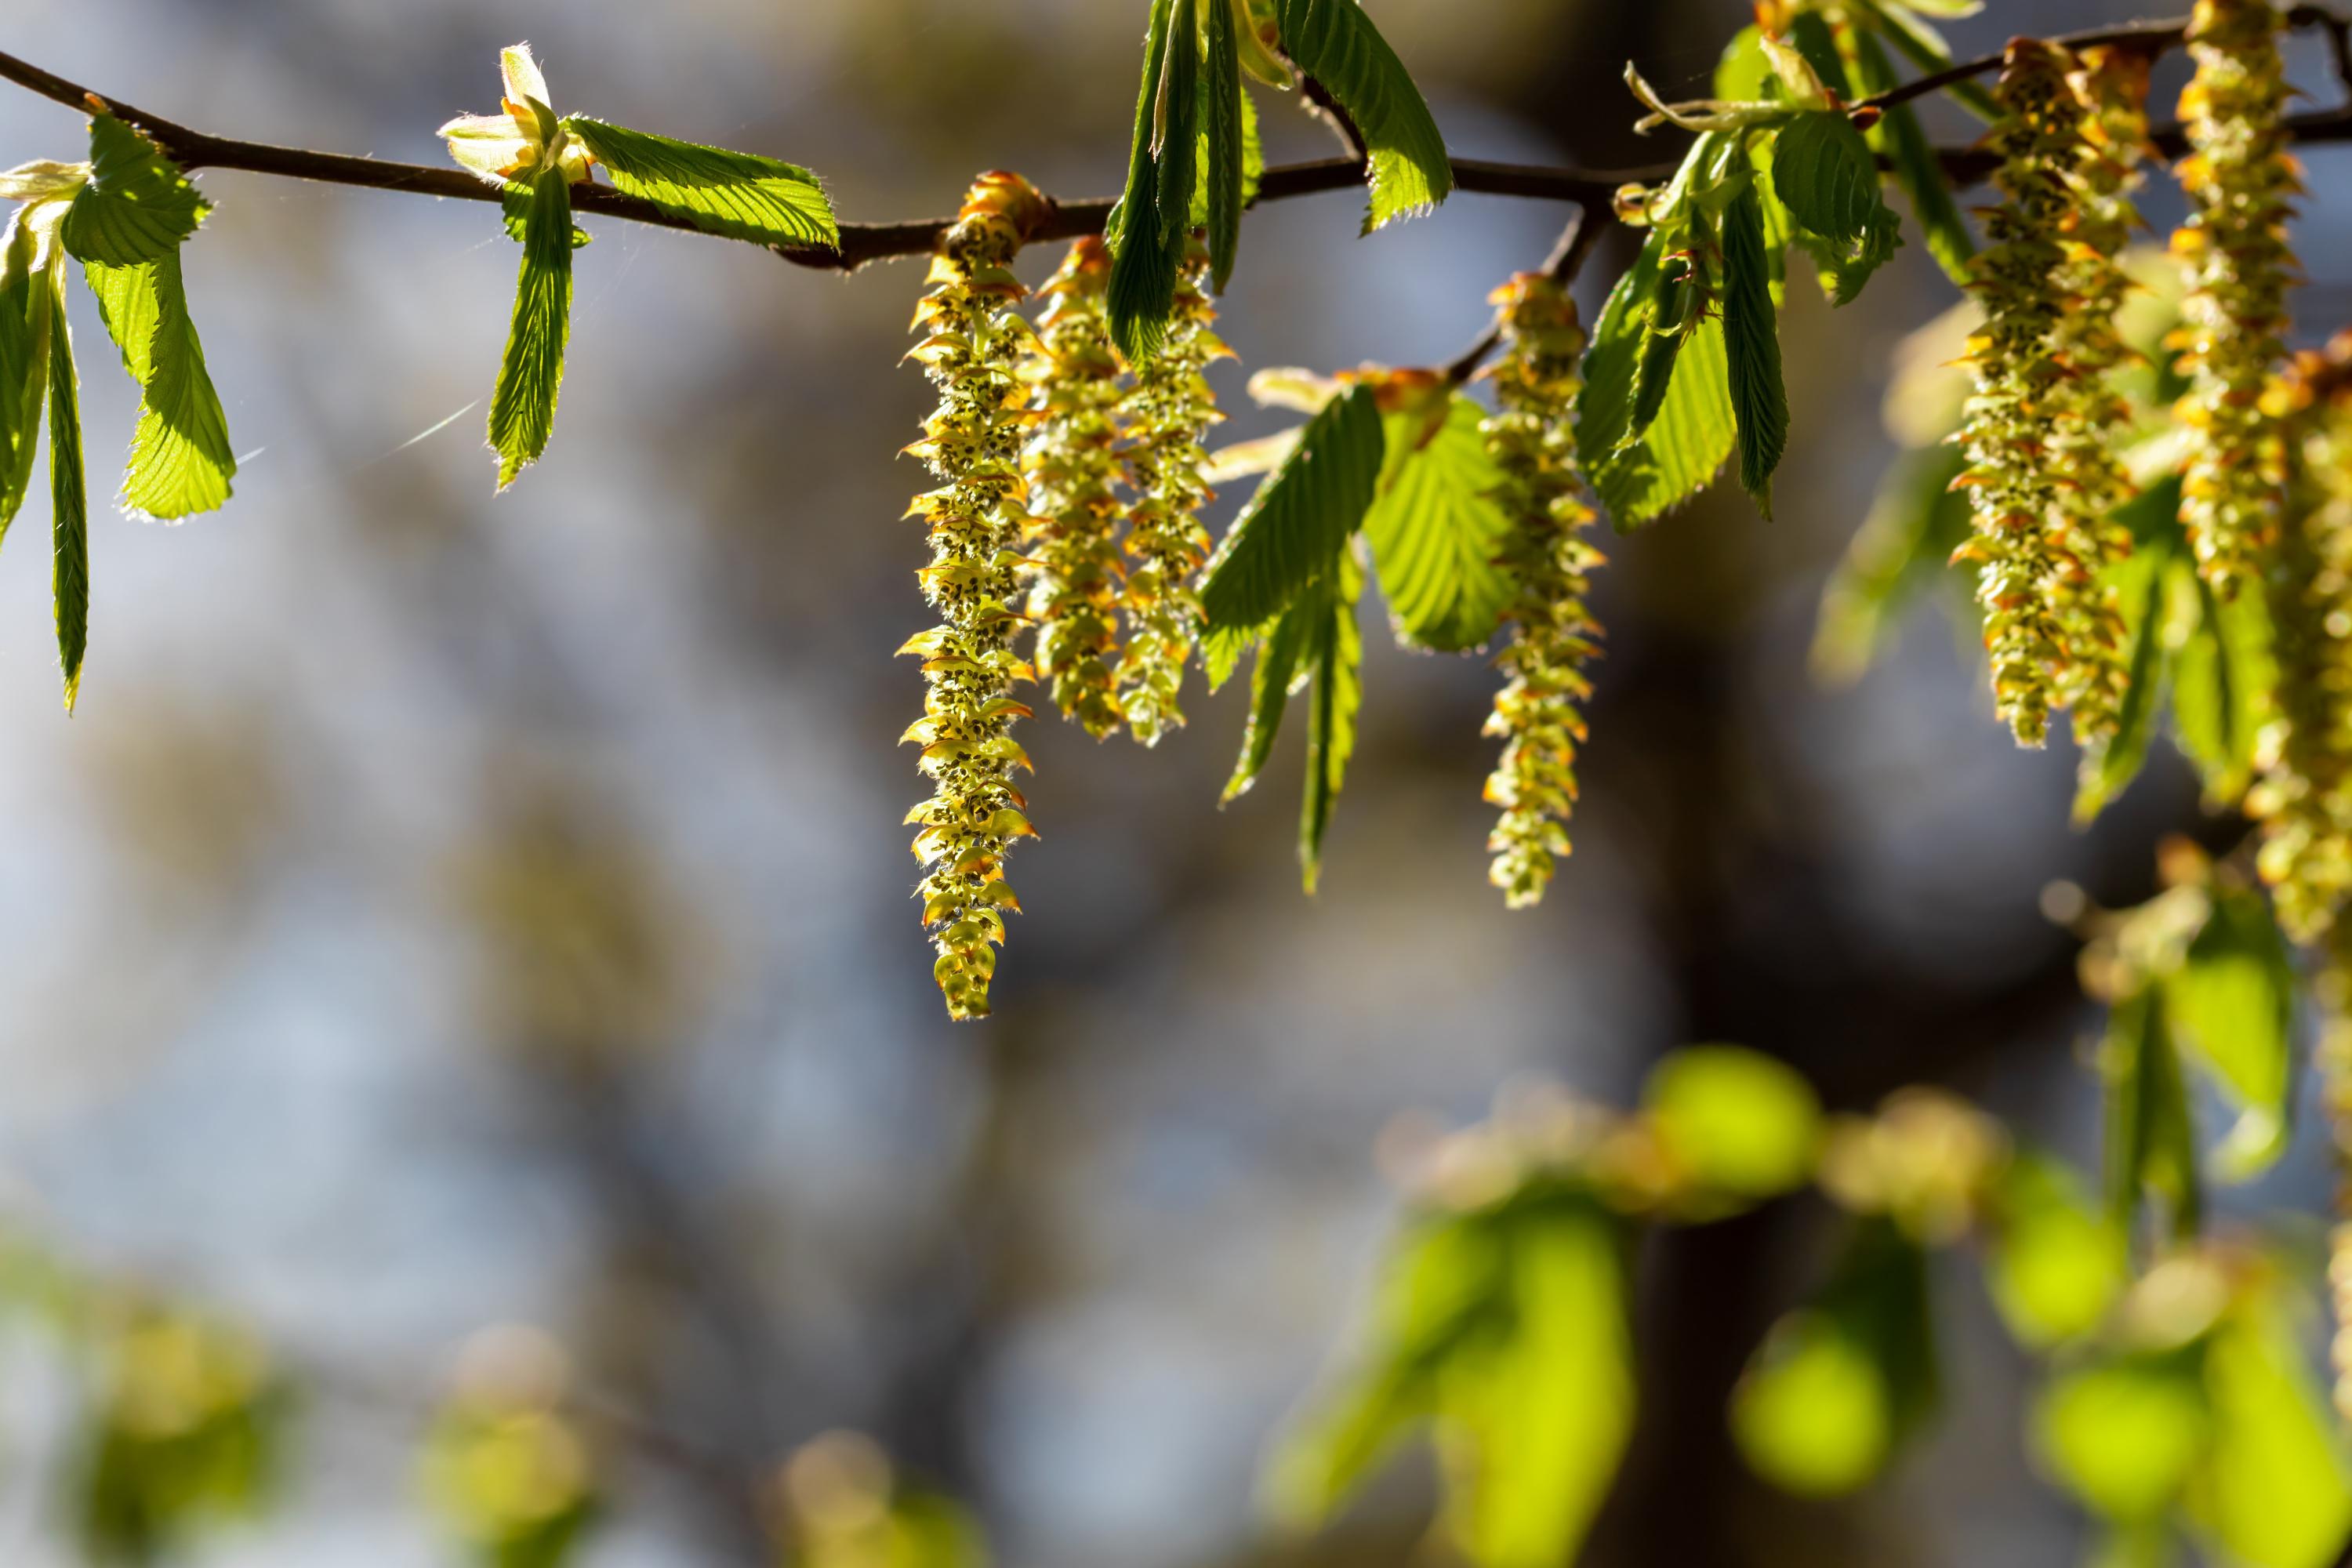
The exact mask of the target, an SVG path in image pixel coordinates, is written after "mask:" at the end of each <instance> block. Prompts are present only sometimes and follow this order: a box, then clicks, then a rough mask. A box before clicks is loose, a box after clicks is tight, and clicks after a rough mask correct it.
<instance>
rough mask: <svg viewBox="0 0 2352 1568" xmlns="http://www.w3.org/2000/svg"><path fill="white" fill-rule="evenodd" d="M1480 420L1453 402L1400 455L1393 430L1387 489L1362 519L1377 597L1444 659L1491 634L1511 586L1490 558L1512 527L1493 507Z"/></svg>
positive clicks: (1498, 476)
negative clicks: (1426, 434) (1438, 420)
mask: <svg viewBox="0 0 2352 1568" xmlns="http://www.w3.org/2000/svg"><path fill="white" fill-rule="evenodd" d="M1484 418H1485V412H1484V410H1482V409H1481V408H1480V407H1479V406H1478V405H1477V404H1476V403H1475V402H1473V401H1472V400H1471V399H1469V398H1467V397H1465V396H1463V395H1460V394H1458V393H1457V394H1454V395H1451V396H1450V397H1449V398H1448V400H1447V403H1446V406H1445V414H1444V421H1443V423H1442V424H1440V425H1439V426H1438V428H1437V430H1436V432H1435V433H1434V434H1433V435H1432V436H1431V437H1429V438H1428V439H1427V440H1425V441H1423V442H1421V443H1419V444H1418V445H1414V446H1409V447H1405V448H1404V450H1403V452H1402V458H1400V455H1399V452H1398V449H1397V448H1398V447H1401V446H1404V443H1402V441H1400V439H1399V438H1398V434H1397V432H1396V430H1395V429H1394V421H1393V420H1392V421H1391V429H1390V433H1389V446H1390V451H1389V454H1388V461H1389V465H1390V468H1391V473H1390V475H1389V479H1388V487H1387V489H1385V490H1384V491H1383V492H1382V493H1381V496H1380V498H1379V499H1378V500H1374V501H1373V502H1372V505H1371V509H1370V510H1369V511H1367V512H1366V513H1365V514H1364V538H1365V540H1366V542H1369V543H1370V545H1371V547H1372V564H1373V567H1374V569H1375V570H1376V571H1377V572H1378V574H1379V575H1380V582H1381V595H1383V596H1384V597H1385V598H1386V599H1387V600H1388V605H1389V612H1390V614H1391V616H1393V617H1394V619H1395V621H1396V625H1397V629H1398V631H1399V632H1400V633H1401V634H1402V636H1403V637H1405V638H1407V639H1408V640H1409V641H1411V642H1412V643H1414V644H1416V645H1418V646H1420V647H1430V648H1437V649H1441V650H1444V651H1447V652H1458V651H1460V650H1462V649H1465V648H1472V647H1477V646H1478V645H1479V644H1481V643H1483V642H1485V641H1486V638H1487V637H1490V636H1492V635H1493V633H1494V630H1495V626H1496V623H1497V622H1498V621H1499V620H1500V619H1501V617H1502V614H1503V606H1504V605H1505V604H1506V603H1507V600H1508V599H1509V597H1510V584H1509V583H1508V581H1507V579H1506V578H1505V577H1504V575H1503V574H1502V573H1501V572H1500V571H1499V570H1497V569H1496V565H1495V559H1496V555H1497V553H1499V552H1500V550H1501V548H1502V543H1503V538H1504V536H1505V534H1507V532H1508V531H1509V529H1510V520H1509V519H1508V518H1507V517H1505V516H1504V515H1503V512H1502V509H1501V508H1500V507H1498V506H1496V504H1495V501H1494V499H1493V498H1494V492H1495V490H1496V488H1497V487H1499V486H1500V485H1501V484H1502V482H1503V476H1502V472H1501V470H1500V469H1499V468H1496V466H1495V462H1494V459H1493V458H1490V457H1489V456H1487V452H1486V437H1484V436H1483V435H1482V434H1481V433H1480V430H1479V426H1480V424H1481V422H1482V421H1483V420H1484Z"/></svg>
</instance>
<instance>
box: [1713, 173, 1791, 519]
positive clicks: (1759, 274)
mask: <svg viewBox="0 0 2352 1568" xmlns="http://www.w3.org/2000/svg"><path fill="white" fill-rule="evenodd" d="M1723 266H1724V286H1723V338H1724V345H1725V349H1726V353H1727V359H1728V363H1729V374H1730V381H1729V385H1730V388H1731V407H1732V413H1733V416H1734V418H1735V420H1736V421H1737V424H1738V437H1739V485H1740V488H1741V489H1744V490H1746V491H1747V492H1748V494H1749V495H1751V496H1753V497H1755V498H1756V505H1757V507H1758V509H1759V510H1761V511H1762V512H1763V513H1764V515H1765V516H1766V517H1768V518H1769V517H1770V516H1771V515H1772V471H1773V470H1774V469H1775V468H1779V467H1780V454H1781V453H1782V452H1783V451H1785V450H1786V449H1787V447H1788V445H1789V395H1788V393H1787V392H1786V390H1785V389H1783V387H1782V386H1781V384H1780V326H1779V322H1778V321H1777V319H1776V318H1775V316H1774V313H1773V310H1772V285H1771V273H1770V270H1769V263H1768V261H1767V259H1766V258H1765V254H1764V226H1763V213H1762V210H1761V207H1760V204H1759V200H1758V198H1757V195H1756V190H1755V187H1754V186H1752V185H1751V186H1749V187H1748V189H1746V190H1743V191H1741V192H1740V193H1739V195H1738V196H1737V197H1736V198H1735V199H1734V200H1733V201H1732V203H1731V205H1729V206H1728V207H1727V208H1725V209H1724V214H1723Z"/></svg>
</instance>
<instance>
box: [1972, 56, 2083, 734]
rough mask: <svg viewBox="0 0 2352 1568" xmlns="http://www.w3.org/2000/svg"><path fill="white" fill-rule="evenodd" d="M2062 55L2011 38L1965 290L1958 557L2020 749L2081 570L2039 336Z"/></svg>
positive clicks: (2049, 674) (2059, 371) (2072, 142)
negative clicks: (1967, 332) (1998, 198)
mask: <svg viewBox="0 0 2352 1568" xmlns="http://www.w3.org/2000/svg"><path fill="white" fill-rule="evenodd" d="M2073 68H2074V57H2073V56H2071V55H2069V54H2068V53H2067V52H2066V51H2065V50H2063V49H2061V48H2058V47H2055V46H2053V45H2049V44H2044V43H2040V42H2037V41H2036V40H2033V39H2031V38H2018V39H2015V40H2012V41H2011V44H2010V46H2009V54H2008V58H2007V62H2006V64H2005V67H2004V68H2003V69H2002V71H2001V75H2000V82H1999V84H1998V86H1997V87H1996V89H1995V96H1996V97H1997V98H1998V99H1999V100H2000V106H2001V109H2002V110H2003V117H2002V119H2001V120H2000V122H1999V123H1998V124H1996V125H1995V126H1994V127H1993V129H1992V130H1991V132H1990V133H1989V134H1988V135H1987V136H1986V138H1985V144H1986V146H1987V147H1988V149H1989V150H1990V151H1991V152H1993V153H1996V154H1998V155H1999V157H2000V167H1999V168H1998V169H1997V170H1996V171H1995V173H1994V174H1993V181H1994V183H1995V184H1997V185H1998V186H1999V187H2000V191H2001V193H2002V195H2003V196H2004V197H2006V198H2007V199H2006V200H2004V201H2003V202H2002V203H2001V204H2000V205H1999V206H1998V207H1995V208H1993V209H1992V211H1991V212H1990V213H1989V214H1988V215H1987V216H1986V220H1985V229H1986V237H1987V238H1988V239H1989V240H1990V244H1989V245H1988V246H1987V247H1986V248H1985V249H1984V251H1983V252H1982V253H1981V254H1980V255H1979V256H1978V258H1977V259H1976V265H1975V271H1974V278H1973V280H1972V282H1971V283H1970V285H1969V287H1970V288H1971V289H1972V290H1973V291H1974V292H1975V293H1976V295H1977V298H1978V300H1979V303H1980V304H1981V305H1982V306H1983V308H1984V313H1985V321H1984V325H1983V326H1982V327H1981V328H1979V331H1978V332H1977V334H1976V335H1975V336H1974V337H1973V338H1971V339H1970V340H1969V368H1970V370H1971V372H1972V373H1973V374H1974V377H1975V382H1976V390H1975V392H1974V393H1973V395H1970V397H1969V400H1968V405H1967V410H1966V416H1965V422H1964V424H1963V426H1962V429H1961V440H1962V443H1963V449H1964V450H1965V451H1966V453H1967V455H1968V459H1969V468H1968V471H1967V472H1966V473H1964V474H1963V475H1962V476H1961V477H1960V479H1959V480H1958V483H1959V484H1961V485H1963V486H1966V487H1967V488H1968V490H1969V500H1970V505H1971V508H1972V510H1973V511H1974V515H1975V525H1976V537H1975V538H1974V539H1972V540H1971V541H1969V543H1967V544H1965V545H1963V546H1961V548H1960V550H1959V551H1958V558H1959V559H1966V560H1971V561H1974V562H1975V563H1977V564H1978V566H1979V575H1978V580H1977V598H1978V600H1979V603H1980V604H1982V605H1983V606H1984V612H1985V651H1986V654H1987V656H1988V658H1990V663H1991V666H1992V692H1993V706H1994V708H1995V710H1997V711H1998V712H1999V713H2000V716H2001V718H2002V719H2004V720H2006V721H2008V723H2009V725H2010V728H2011V731H2013V732H2014V733H2015V734H2016V736H2017V739H2018V741H2019V742H2020V743H2021V744H2022V745H2028V746H2039V745H2041V744H2042V742H2043V741H2044V740H2045V739H2047V737H2048V734H2049V728H2050V711H2051V710H2052V709H2053V707H2055V706H2058V705H2059V704H2060V702H2061V701H2062V700H2063V697H2062V693H2061V690H2060V683H2059V680H2060V676H2061V675H2062V674H2063V672H2064V671H2065V670H2066V669H2067V668H2069V667H2070V665H2071V664H2072V662H2073V658H2072V656H2071V654H2070V650H2069V647H2068V643H2069V637H2070V633H2072V632H2073V631H2074V630H2075V629H2076V628H2074V627H2073V626H2070V625H2069V616H2068V613H2067V611H2068V606H2069V605H2070V604H2071V602H2072V598H2073V595H2072V593H2071V592H2070V589H2069V587H2068V584H2076V583H2080V582H2082V581H2083V580H2084V578H2085V577H2086V575H2087V570H2088V568H2087V565H2086V563H2084V560H2083V559H2082V558H2081V555H2080V553H2079V552H2078V550H2077V549H2075V548H2074V545H2075V543H2076V542H2075V541H2074V538H2073V531H2072V530H2071V529H2069V528H2068V526H2067V525H2066V522H2065V521H2064V520H2063V518H2062V516H2061V514H2060V512H2059V504H2058V493H2059V489H2060V476H2059V473H2058V469H2057V468H2056V465H2055V464H2053V462H2052V461H2051V460H2050V458H2051V448H2052V446H2053V440H2054V438H2055V437H2056V434H2057V428H2058V425H2057V420H2056V418H2055V415H2056V412H2057V404H2058V402H2059V401H2060V400H2061V399H2062V398H2063V393H2062V392H2061V390H2060V389H2061V385H2062V384H2063V383H2064V382H2066V381H2067V380H2068V379H2069V374H2068V371H2067V369H2066V367H2065V366H2064V365H2063V363H2061V362H2060V361H2059V359H2058V358H2057V356H2056V354H2055V353H2054V352H2053V343H2052V337H2053V331H2054V330H2055V328H2056V327H2057V325H2058V321H2059V319H2060V317H2061V316H2062V315H2063V313H2064V312H2065V310H2066V308H2067V296H2066V290H2065V270H2066V248H2065V239H2064V236H2065V231H2066V229H2067V227H2068V226H2069V224H2070V223H2071V221H2072V218H2073V216H2074V208H2075V196H2074V185H2073V184H2072V183H2071V182H2070V179H2069V175H2070V174H2071V173H2072V171H2073V170H2074V167H2075V166H2076V165H2077V163H2079V162H2080V160H2081V157H2082V152H2083V145H2084V143H2083V128H2082V121H2083V115H2082V110H2081V106H2080V104H2079V103H2078V101H2077V100H2076V99H2075V97H2074V89H2072V88H2071V87H2069V86H2068V84H2067V80H2066V75H2067V72H2068V71H2070V70H2072V69H2073Z"/></svg>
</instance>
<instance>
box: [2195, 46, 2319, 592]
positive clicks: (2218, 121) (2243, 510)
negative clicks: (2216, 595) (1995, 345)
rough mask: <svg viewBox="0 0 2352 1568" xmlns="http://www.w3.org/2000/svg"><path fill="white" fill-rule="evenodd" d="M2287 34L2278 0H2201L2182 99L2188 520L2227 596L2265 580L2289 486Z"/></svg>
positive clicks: (2294, 189) (2291, 190) (2294, 188)
mask: <svg viewBox="0 0 2352 1568" xmlns="http://www.w3.org/2000/svg"><path fill="white" fill-rule="evenodd" d="M2280 22H2281V17H2280V15H2279V13H2278V12H2277V11H2276V10H2275V9H2274V8H2273V6H2272V5H2270V4H2269V0H2198V5H2197V9H2196V11H2195V13H2194V14H2193V15H2192V16H2191V17H2190V20H2189V34H2188V38H2189V55H2190V57H2191V58H2194V59H2195V60H2196V62H2197V74H2196V77H2195V79H2193V80H2191V81H2190V83H2189V87H2188V89H2187V90H2186V91H2184V92H2183V93H2182V94H2181V95H2180V115H2181V120H2182V121H2183V123H2184V126H2185V128H2186V130H2187V132H2188V136H2189V156H2188V157H2186V158H2183V159H2182V160H2181V161H2180V164H2179V176H2180V184H2181V188H2182V189H2183V190H2184V191H2186V192H2187V193H2188V195H2189V205H2190V209H2191V210H2190V214H2189V219H2188V221H2187V222H2186V223H2184V224H2183V225H2182V226H2181V227H2180V228H2179V231H2178V232H2176V233H2175V234H2174V235H2173V237H2172V248H2173V251H2174V253H2175V254H2176V255H2178V256H2179V257H2180V258H2182V259H2183V261H2184V263H2185V264H2186V265H2187V267H2188V268H2189V285H2190V287H2189V296H2188V298H2187V299H2186V300H2183V301H2182V302H2181V327H2180V331H2179V338H2178V340H2177V341H2176V342H2175V344H2174V346H2175V347H2177V348H2179V350H2180V356H2179V361H2178V363H2179V369H2180V370H2181V372H2182V373H2183V374H2186V375H2187V376H2188V377H2189V395H2187V396H2186V397H2184V398H2182V399H2181V401H2180V406H2179V411H2178V412H2179V416H2180V420H2181V423H2182V424H2184V425H2186V426H2189V428H2190V429H2191V430H2192V431H2193V432H2195V434H2196V439H2195V440H2194V441H2193V443H2192V444H2191V446H2190V447H2189V461H2188V466H2187V468H2186V470H2185V471H2184V473H2183V474H2182V477H2181V506H2180V520H2181V521H2182V523H2183V524H2184V525H2185V526H2186V527H2187V528H2188V531H2189V542H2190V544H2191V545H2192V546H2193V547H2194V548H2195V550H2196V552H2197V562H2198V565H2199V567H2200V569H2201V570H2202V571H2203V572H2204V573H2205V574H2206V576H2207V578H2208V579H2209V580H2210V581H2211V582H2212V584H2214V585H2215V586H2216V587H2220V588H2231V587H2234V586H2235V585H2236V584H2238V583H2239V582H2240V581H2242V580H2244V579H2247V578H2250V577H2252V576H2253V575H2255V574H2257V573H2258V572H2259V571H2260V569H2261V567H2260V557H2261V554H2262V552H2263V548H2264V547H2265V546H2266V545H2268V544H2269V543H2270V542H2271V540H2272V538H2273V535H2274V533H2275V531H2276V526H2277V521H2276V520H2277V517H2278V513H2279V501H2280V489H2281V486H2282V485H2283V483H2284V465H2285V452H2284V442H2283V441H2282V440H2281V438H2280V437H2279V435H2278V433H2277V429H2276V426H2275V425H2274V424H2273V422H2272V421H2271V419H2270V418H2269V417H2268V416H2267V415H2266V414H2265V412H2264V409H2263V402H2264V396H2265V394H2266V393H2268V392H2269V390H2270V389H2271V387H2272V385H2273V381H2274V377H2275V374H2276V371H2277V369H2278V363H2279V360H2280V357H2281V355H2282V354H2283V353H2284V340H2285V335H2286V327H2287V311H2286V291H2287V287H2288V285H2289V283H2290V282H2291V281H2292V280H2293V279H2294V253H2293V252H2292V251H2291V250H2289V249H2288V247H2287V237H2286V224H2287V220H2288V219H2289V218H2290V217H2292V216H2294V196H2295V195H2297V194H2298V192H2299V191H2300V190H2301V186H2300V184H2298V182H2297V179H2296V170H2295V164H2294V159H2293V158H2291V157H2289V156H2288V155H2287V152H2286V143H2287V134H2286V128H2285V124H2284V116H2285V111H2286V98H2287V86H2286V78H2285V73H2284V69H2283V68H2282V67H2281V65H2280V63H2279V50H2278V31H2279V26H2280Z"/></svg>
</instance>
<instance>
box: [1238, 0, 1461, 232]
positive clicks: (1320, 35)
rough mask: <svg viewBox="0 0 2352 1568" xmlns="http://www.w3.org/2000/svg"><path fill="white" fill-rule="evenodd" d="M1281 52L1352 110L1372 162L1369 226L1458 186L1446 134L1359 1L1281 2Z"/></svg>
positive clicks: (1420, 207) (1424, 206)
mask: <svg viewBox="0 0 2352 1568" xmlns="http://www.w3.org/2000/svg"><path fill="white" fill-rule="evenodd" d="M1275 16H1276V26H1278V28H1279V29H1280V32H1281V36H1282V52H1283V53H1284V54H1286V55H1288V56H1289V57H1290V59H1291V62H1292V63H1293V64H1295V65H1297V67H1298V68H1299V69H1300V70H1302V71H1305V72H1306V73H1307V75H1308V76H1310V77H1312V78H1314V79H1316V80H1317V81H1318V82H1319V83H1321V84H1322V86H1323V88H1324V89H1325V90H1326V91H1328V92H1329V93H1330V95H1331V97H1332V99H1333V100H1335V101H1336V102H1337V103H1338V104H1339V107H1340V108H1342V109H1344V110H1347V111H1348V117H1349V120H1351V121H1354V122H1355V126H1356V130H1357V132H1359V133H1360V135H1361V136H1362V137H1363V141H1364V152H1365V154H1366V156H1367V158H1368V160H1369V161H1370V164H1371V170H1370V185H1371V210H1370V214H1369V215H1368V216H1367V217H1366V218H1365V221H1364V227H1365V229H1366V230H1367V232H1369V231H1370V230H1372V229H1376V228H1380V227H1382V226H1385V225H1387V224H1390V223H1391V222H1394V221H1395V220H1396V219H1398V218H1402V217H1411V216H1413V215H1414V214H1416V213H1422V212H1426V211H1428V210H1429V209H1430V208H1431V207H1433V206H1435V205H1437V204H1438V203H1440V202H1442V201H1444V199H1445V198H1446V196H1447V195H1448V194H1449V193H1451V192H1452V191H1453V189H1454V165H1453V163H1452V162H1451V161H1450V160H1449V159H1448V158H1447V156H1446V153H1445V138H1444V135H1443V134H1442V133H1441V132H1439V131H1438V129H1437V121H1436V119H1435V117H1434V116H1433V115H1432V114H1431V113H1430V112H1429V105H1428V104H1427V103H1426V102H1424V101H1423V99H1422V96H1421V89H1419V88H1417V87H1415V86H1414V85H1413V81H1412V76H1411V75H1410V74H1409V73H1408V72H1407V71H1406V70H1405V68H1404V62H1403V61H1402V60H1400V59H1398V58H1397V57H1396V51H1395V50H1394V49H1391V47H1389V45H1388V41H1387V40H1386V39H1384V38H1382V37H1381V34H1380V29H1379V28H1377V27H1375V26H1372V20H1371V18H1370V16H1366V15H1365V14H1364V11H1363V8H1362V7H1361V6H1360V5H1357V4H1355V0H1275Z"/></svg>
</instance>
